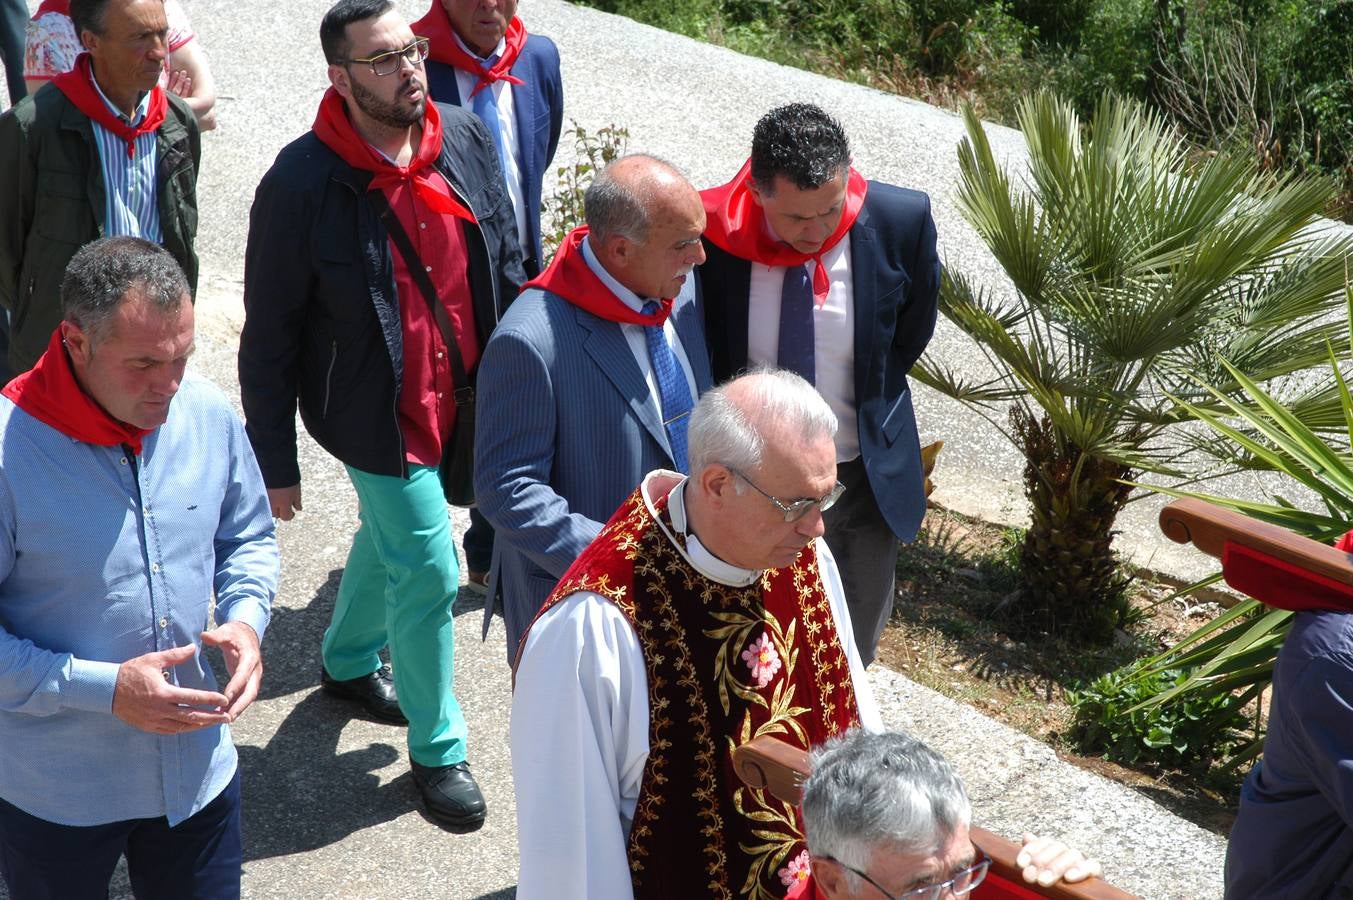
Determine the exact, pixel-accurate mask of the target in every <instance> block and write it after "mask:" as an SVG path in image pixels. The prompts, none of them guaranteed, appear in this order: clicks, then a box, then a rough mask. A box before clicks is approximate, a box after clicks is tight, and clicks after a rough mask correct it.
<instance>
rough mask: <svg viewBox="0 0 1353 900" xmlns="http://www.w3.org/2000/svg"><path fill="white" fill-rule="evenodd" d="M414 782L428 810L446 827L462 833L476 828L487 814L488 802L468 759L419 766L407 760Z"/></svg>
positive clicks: (429, 814)
mask: <svg viewBox="0 0 1353 900" xmlns="http://www.w3.org/2000/svg"><path fill="white" fill-rule="evenodd" d="M409 765H410V766H411V767H412V768H413V783H414V784H416V785H418V793H419V794H421V795H422V797H423V806H424V807H425V808H426V809H427V814H428V816H430V817H431V818H432V819H433V820H434V821H436V822H437V824H439V825H441V826H442V827H443V828H445V829H446V830H447V831H454V832H455V833H457V834H465V833H467V832H471V831H477V830H478V829H479V827H480V826H481V825H483V824H484V817H485V816H487V815H488V811H489V810H488V806H487V805H486V804H485V803H484V795H483V794H482V793H480V792H479V785H478V784H476V783H475V780H474V776H473V775H471V774H470V764H469V763H463V762H461V763H456V764H455V765H454V766H420V765H419V764H418V763H416V762H414V761H413V760H409Z"/></svg>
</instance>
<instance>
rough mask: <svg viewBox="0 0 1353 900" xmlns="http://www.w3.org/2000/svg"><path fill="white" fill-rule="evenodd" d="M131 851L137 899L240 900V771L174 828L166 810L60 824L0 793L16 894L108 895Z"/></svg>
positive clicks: (0, 870)
mask: <svg viewBox="0 0 1353 900" xmlns="http://www.w3.org/2000/svg"><path fill="white" fill-rule="evenodd" d="M113 777H116V776H115V775H114V776H113ZM124 853H125V854H126V855H127V874H128V875H130V876H131V882H132V892H133V893H134V894H135V895H136V897H137V900H178V898H182V897H192V898H194V900H239V896H240V866H241V863H242V859H243V852H242V848H241V843H240V773H239V771H238V770H236V772H235V777H234V778H232V779H231V780H230V783H229V784H227V785H226V787H225V790H223V791H221V793H220V794H219V795H217V797H216V799H215V800H213V801H211V802H210V803H208V804H207V805H206V806H204V807H202V808H201V809H200V810H198V811H197V812H196V813H195V814H193V815H192V816H190V817H188V818H187V819H185V820H183V821H182V822H180V823H178V824H177V825H175V826H174V827H172V828H171V827H169V822H168V820H166V819H165V818H164V817H163V816H161V817H160V818H158V819H132V820H130V821H126V822H110V823H109V824H107V825H92V826H81V825H57V824H56V823H55V822H48V821H47V820H45V819H39V818H37V817H36V816H30V815H29V814H28V813H26V812H24V811H23V810H21V809H19V808H18V807H17V806H13V805H11V804H9V803H6V802H5V801H3V800H0V874H3V875H4V879H5V885H6V886H7V887H8V888H9V896H10V898H11V900H96V898H97V900H106V898H107V897H108V882H109V880H110V879H111V878H112V877H113V869H114V868H116V867H117V861H118V857H120V856H122V855H123V854H124Z"/></svg>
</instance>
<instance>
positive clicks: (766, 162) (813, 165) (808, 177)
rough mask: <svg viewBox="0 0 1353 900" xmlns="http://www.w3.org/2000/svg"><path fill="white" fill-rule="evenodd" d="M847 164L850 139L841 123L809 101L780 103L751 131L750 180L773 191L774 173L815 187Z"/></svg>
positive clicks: (800, 185)
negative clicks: (785, 104)
mask: <svg viewBox="0 0 1353 900" xmlns="http://www.w3.org/2000/svg"><path fill="white" fill-rule="evenodd" d="M849 167H850V141H849V140H847V139H846V132H845V129H843V128H842V127H841V123H840V122H838V121H836V120H835V119H833V118H832V117H831V116H829V115H827V114H826V113H825V112H823V110H822V108H821V107H819V106H814V105H813V104H811V103H790V104H789V105H788V106H779V107H776V108H775V109H772V110H771V111H770V112H768V113H766V114H765V115H764V116H762V117H761V121H759V122H757V123H756V130H755V131H753V132H752V180H753V181H754V182H756V186H757V188H758V189H759V190H761V191H762V192H763V193H766V194H773V193H774V191H773V187H774V185H775V176H777V175H783V176H784V177H785V178H787V179H788V180H789V181H790V182H791V183H792V184H793V185H794V186H795V187H797V188H798V189H799V190H805V191H810V190H815V189H817V188H820V187H822V185H824V184H826V183H827V182H828V181H831V180H832V179H833V178H835V177H837V176H838V175H840V174H841V172H842V171H844V170H845V169H847V168H849Z"/></svg>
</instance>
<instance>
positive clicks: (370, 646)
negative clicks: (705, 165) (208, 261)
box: [239, 0, 524, 831]
mask: <svg viewBox="0 0 1353 900" xmlns="http://www.w3.org/2000/svg"><path fill="white" fill-rule="evenodd" d="M320 43H321V44H322V45H323V48H324V55H325V58H326V59H327V60H328V61H329V81H330V84H331V87H330V89H329V91H328V92H327V93H326V94H325V95H324V98H323V99H322V100H321V101H320V108H319V112H318V113H317V115H316V117H315V124H314V126H313V128H312V129H311V131H310V132H309V133H307V134H306V135H304V136H302V137H301V138H298V139H297V140H296V141H293V142H292V143H291V144H290V145H288V146H287V147H285V148H283V150H282V152H281V153H280V154H279V155H278V157H277V161H276V162H275V163H274V164H273V167H272V169H271V170H269V172H268V173H267V174H266V175H265V176H264V178H263V181H262V182H261V183H260V184H259V187H258V192H257V194H256V195H255V198H254V206H253V209H252V211H251V213H250V223H249V244H248V248H247V250H246V254H245V272H244V281H245V284H244V308H245V323H244V329H243V331H242V332H241V335H240V352H239V368H240V394H241V399H242V400H243V403H244V411H245V416H246V420H247V427H248V432H249V437H250V440H251V441H252V442H253V445H254V449H255V452H256V453H257V454H258V458H259V465H260V467H261V468H262V470H263V480H264V482H265V483H266V484H267V486H268V496H269V500H270V501H271V504H272V509H273V515H275V516H277V517H278V518H280V519H282V520H283V521H287V520H290V519H291V518H292V517H293V516H294V515H295V513H296V512H298V511H299V510H300V509H301V484H300V480H301V475H300V468H299V464H298V461H297V450H296V426H295V416H296V411H297V408H298V407H299V409H300V414H301V419H302V421H303V422H304V423H305V426H306V429H307V430H308V431H309V432H310V434H311V436H313V437H314V438H315V440H316V441H317V442H318V443H319V444H320V445H321V446H322V447H324V448H325V449H326V450H328V451H329V452H330V453H332V454H333V455H334V456H336V457H337V458H338V459H339V460H341V461H342V462H343V463H344V465H345V466H346V468H347V471H348V476H349V478H350V479H351V480H352V483H353V486H354V488H355V489H356V491H357V497H358V500H359V506H360V520H361V524H360V526H359V528H358V530H357V533H356V534H355V535H354V537H353V543H352V547H351V549H350V551H349V553H348V559H347V564H346V566H345V568H344V571H343V579H342V581H341V582H340V584H339V588H338V596H337V598H336V600H335V604H334V614H333V619H332V621H331V622H330V625H329V628H328V629H327V630H326V631H325V634H324V643H323V652H322V668H321V672H320V679H321V684H322V685H323V686H324V688H325V689H326V690H327V691H328V692H329V693H331V694H335V695H337V696H339V697H342V698H345V699H348V700H351V701H353V702H355V703H356V704H358V705H359V706H360V708H361V709H363V710H364V711H365V712H366V713H367V714H368V715H370V716H372V717H374V718H377V719H380V720H382V721H386V722H391V723H395V724H401V723H404V722H406V721H407V723H408V746H409V760H410V765H411V768H412V770H413V780H414V783H415V784H416V785H417V787H418V789H419V792H420V794H421V796H422V799H423V803H424V806H425V807H426V809H427V812H428V814H429V816H430V817H431V818H433V819H434V820H435V821H437V822H438V823H439V824H440V825H442V826H443V827H445V828H447V829H449V830H452V831H468V830H473V829H476V828H478V827H479V826H480V825H482V824H483V822H484V818H485V815H486V812H487V810H486V807H485V804H484V798H483V795H482V794H481V792H480V790H479V787H478V785H477V784H476V782H475V779H474V777H473V775H471V773H470V770H469V767H468V763H467V761H466V757H467V737H468V735H467V728H466V724H465V716H464V714H463V713H462V711H461V708H460V705H459V703H458V702H457V701H456V695H455V690H454V680H453V678H454V666H453V663H454V649H455V641H454V631H453V624H452V618H451V607H452V604H453V603H454V601H455V598H456V591H457V585H458V583H459V572H458V570H457V564H456V551H455V545H454V544H453V542H452V539H451V529H450V522H449V518H448V516H447V509H446V499H445V496H444V494H443V485H442V480H441V477H440V474H439V465H440V463H441V462H442V460H443V459H444V458H449V457H450V455H451V454H453V453H454V452H455V447H456V444H455V443H453V441H452V438H453V435H455V433H456V431H455V429H456V428H457V424H458V423H457V419H458V418H459V417H460V416H461V415H471V414H473V407H469V408H468V409H466V408H465V407H462V406H461V405H458V404H459V403H463V402H465V401H469V400H472V399H473V390H472V389H473V386H474V378H475V371H476V366H477V363H478V359H479V355H480V350H481V348H482V347H483V346H484V344H485V342H486V341H487V340H488V336H489V333H490V332H491V331H492V330H493V327H494V325H495V324H496V323H497V321H498V317H499V316H500V315H501V313H502V310H503V309H504V308H505V307H506V305H507V303H508V302H509V301H510V300H511V299H512V298H513V297H514V296H515V295H516V292H517V289H518V287H519V286H520V284H521V282H522V281H523V280H524V277H523V275H522V272H521V251H520V249H519V248H518V245H517V236H516V228H515V223H514V221H513V215H512V204H511V201H510V200H509V198H508V196H507V191H506V190H505V188H504V187H503V178H502V173H501V171H500V169H499V166H498V160H497V156H496V154H495V152H494V149H493V144H492V141H491V139H490V138H489V135H488V134H487V132H486V131H485V130H484V126H483V124H482V123H481V122H480V121H479V120H478V119H477V118H476V117H475V116H473V115H472V114H471V113H468V112H466V111H464V110H462V109H459V108H458V107H451V106H441V105H439V104H435V103H431V102H429V101H428V98H427V93H426V80H425V76H424V72H423V60H424V59H425V58H426V55H427V42H426V41H425V40H422V39H420V38H418V37H416V36H415V35H414V33H413V31H412V30H411V29H410V28H409V26H408V24H407V23H406V22H405V21H404V19H403V18H402V17H401V16H400V15H399V13H398V12H397V11H396V10H395V8H394V4H393V3H391V2H389V0H340V2H339V3H337V4H335V5H334V6H333V8H331V9H330V10H329V12H328V13H327V14H326V15H325V17H324V21H323V22H322V23H321V25H320ZM480 415H481V416H482V415H483V413H480ZM462 424H464V423H462ZM467 452H468V451H467ZM387 646H388V647H389V651H390V663H391V665H389V666H387V665H383V664H382V660H381V656H380V653H381V651H382V649H384V648H385V647H387Z"/></svg>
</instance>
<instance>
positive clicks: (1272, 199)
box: [912, 93, 1353, 642]
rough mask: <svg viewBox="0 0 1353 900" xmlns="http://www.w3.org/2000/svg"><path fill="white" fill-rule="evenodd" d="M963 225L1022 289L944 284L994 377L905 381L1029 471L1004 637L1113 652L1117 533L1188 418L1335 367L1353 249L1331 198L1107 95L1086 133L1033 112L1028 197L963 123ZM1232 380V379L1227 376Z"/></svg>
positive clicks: (931, 363)
mask: <svg viewBox="0 0 1353 900" xmlns="http://www.w3.org/2000/svg"><path fill="white" fill-rule="evenodd" d="M964 122H965V125H966V130H967V137H966V138H965V139H964V141H963V142H962V143H961V144H960V146H959V171H960V183H959V190H958V197H957V200H958V206H959V208H960V210H961V211H962V212H963V214H964V216H965V218H966V219H967V220H968V222H969V223H970V224H971V225H972V226H973V227H974V228H975V229H976V231H977V233H978V235H979V236H980V237H981V238H982V240H983V241H984V242H985V243H986V245H987V246H988V247H989V248H990V249H991V252H992V254H993V255H994V256H995V258H996V260H997V262H998V263H999V264H1000V265H1001V267H1002V268H1003V269H1004V270H1005V272H1006V274H1007V275H1008V276H1009V277H1010V280H1011V282H1012V284H1013V287H1014V293H1013V296H1012V297H1008V298H1007V297H1004V296H1000V295H997V294H995V293H994V292H992V291H990V290H989V289H986V288H980V287H978V286H977V285H976V284H975V283H974V282H972V281H970V280H969V279H968V278H967V277H966V276H965V275H964V274H963V273H962V272H961V271H958V270H956V268H955V267H953V266H950V267H949V268H948V269H947V270H946V273H945V277H944V279H943V281H942V283H941V290H940V310H941V312H943V313H944V315H945V317H946V318H948V319H949V321H951V322H952V323H953V324H954V325H956V326H957V327H958V328H959V329H960V330H961V331H963V332H965V333H966V334H967V335H968V336H969V337H970V338H971V339H972V340H973V341H974V342H975V343H976V344H977V346H978V347H979V349H980V350H981V351H982V352H983V354H984V355H985V357H986V359H987V360H988V362H989V363H990V366H991V370H992V372H993V373H994V376H993V377H991V378H990V379H987V380H982V378H980V377H978V378H974V377H972V376H970V375H967V374H964V375H959V374H956V373H955V372H953V371H952V370H950V369H948V368H947V367H945V366H944V365H943V364H941V363H939V362H938V361H936V360H934V359H931V358H926V359H923V360H922V362H921V364H919V365H918V366H917V367H916V368H915V369H913V371H912V375H913V377H915V378H916V379H917V380H919V381H921V382H923V383H925V384H928V385H930V386H931V387H933V388H936V389H937V390H939V391H941V392H942V393H945V394H947V395H949V396H951V397H953V398H955V399H957V400H959V401H961V402H963V403H965V404H968V405H969V406H971V407H973V408H974V409H976V410H977V411H978V412H979V413H981V414H983V415H985V416H986V417H987V419H988V421H990V422H991V423H992V424H993V426H994V427H996V428H998V429H999V430H1000V431H1001V433H1002V434H1004V435H1005V437H1006V438H1007V439H1008V440H1010V441H1011V443H1012V444H1014V446H1015V447H1016V448H1017V449H1018V450H1019V451H1020V452H1021V454H1022V455H1023V457H1024V460H1025V468H1024V486H1025V496H1026V498H1027V500H1028V510H1029V519H1030V525H1029V529H1028V532H1027V533H1026V535H1025V540H1024V543H1023V545H1022V547H1021V551H1020V578H1021V585H1020V597H1019V599H1018V602H1015V603H1011V604H1010V605H1009V606H1008V610H1009V612H1010V613H1011V614H1012V616H1013V619H1012V622H1011V627H1012V628H1016V629H1020V630H1024V631H1026V632H1029V633H1037V632H1039V631H1049V632H1051V631H1054V630H1060V631H1061V632H1062V633H1064V634H1067V635H1076V636H1078V637H1080V638H1081V639H1085V640H1089V641H1094V642H1106V641H1109V640H1111V639H1112V638H1113V635H1114V632H1115V629H1116V628H1119V627H1121V626H1122V625H1124V624H1126V623H1127V622H1128V621H1129V620H1130V617H1131V604H1130V603H1129V602H1128V599H1127V595H1126V587H1127V578H1126V577H1125V575H1124V574H1123V571H1122V569H1121V568H1120V567H1119V566H1118V564H1117V561H1116V559H1115V557H1114V553H1113V546H1112V544H1113V539H1114V535H1115V530H1114V523H1115V521H1116V518H1117V515H1118V513H1119V512H1120V511H1121V509H1122V508H1123V506H1124V505H1125V504H1126V503H1127V502H1128V499H1129V495H1130V488H1129V486H1128V484H1127V483H1126V482H1128V481H1130V480H1131V479H1132V477H1133V475H1134V473H1135V472H1137V471H1139V470H1141V469H1143V468H1147V467H1150V468H1153V469H1165V470H1167V471H1168V470H1169V468H1170V464H1171V461H1172V460H1173V459H1174V457H1175V456H1176V455H1177V451H1176V450H1175V449H1174V448H1173V446H1172V445H1171V438H1170V435H1169V427H1170V425H1171V424H1172V423H1173V422H1174V421H1175V420H1176V419H1178V418H1179V415H1180V413H1179V410H1178V408H1177V407H1176V402H1177V401H1176V398H1179V399H1182V400H1184V401H1189V400H1196V401H1197V402H1199V403H1207V402H1211V401H1212V399H1213V398H1212V396H1211V394H1210V393H1209V392H1208V391H1205V390H1203V389H1202V388H1200V387H1199V385H1198V384H1197V382H1196V381H1195V380H1194V379H1195V376H1199V375H1201V376H1202V377H1204V378H1206V379H1207V380H1208V383H1210V384H1212V385H1213V386H1214V387H1215V388H1216V391H1217V392H1218V394H1219V395H1220V396H1223V397H1228V396H1231V395H1233V394H1235V393H1237V392H1238V391H1240V390H1242V387H1241V385H1242V382H1241V381H1240V379H1241V378H1242V376H1249V377H1254V378H1257V379H1260V380H1265V379H1272V378H1279V377H1282V376H1285V375H1288V374H1291V373H1294V372H1298V371H1301V370H1303V369H1306V368H1309V367H1310V366H1313V365H1317V364H1319V363H1320V362H1321V361H1322V360H1324V358H1325V355H1326V347H1327V345H1328V341H1329V338H1330V335H1332V334H1335V333H1337V329H1338V328H1339V327H1340V326H1339V325H1338V324H1337V322H1336V321H1334V319H1333V317H1332V316H1331V312H1332V311H1334V310H1337V309H1339V307H1340V305H1341V298H1342V291H1343V287H1344V278H1343V257H1344V256H1346V255H1347V254H1348V253H1349V252H1350V251H1351V250H1353V239H1350V238H1349V237H1348V236H1346V235H1340V234H1332V233H1330V232H1328V231H1321V230H1320V229H1318V228H1317V227H1316V226H1317V224H1318V222H1319V216H1320V213H1321V211H1322V210H1323V209H1324V207H1325V205H1326V204H1327V203H1328V202H1329V200H1330V198H1331V196H1332V189H1331V186H1330V185H1329V184H1328V183H1327V182H1324V181H1321V180H1319V179H1313V178H1300V177H1288V176H1279V175H1275V174H1273V173H1268V172H1261V171H1257V170H1256V167H1255V165H1254V162H1253V159H1252V158H1250V157H1249V156H1248V155H1247V154H1227V153H1218V154H1216V155H1214V156H1211V157H1208V158H1207V159H1204V160H1201V161H1199V160H1196V159H1195V158H1194V156H1193V154H1192V153H1191V152H1190V150H1189V148H1188V146H1187V145H1186V144H1184V143H1183V142H1182V141H1181V140H1180V139H1179V138H1178V136H1177V135H1176V134H1175V133H1174V132H1173V130H1172V128H1171V126H1170V125H1169V123H1168V122H1166V121H1165V120H1164V118H1163V117H1161V116H1160V115H1159V114H1157V113H1153V112H1151V111H1149V110H1148V109H1147V108H1145V107H1144V106H1143V105H1142V104H1141V103H1138V102H1136V101H1132V100H1126V99H1123V98H1119V97H1115V96H1113V95H1105V96H1104V97H1103V98H1102V99H1101V101H1100V103H1099V105H1098V107H1097V108H1096V110H1095V114H1094V116H1093V117H1092V118H1091V120H1090V121H1089V122H1088V123H1083V122H1082V121H1081V120H1080V117H1079V116H1078V115H1077V114H1076V112H1075V110H1074V109H1073V108H1072V106H1071V105H1070V104H1069V103H1068V102H1066V101H1064V100H1062V99H1061V98H1058V97H1056V96H1054V95H1052V94H1050V93H1040V94H1037V95H1034V96H1030V97H1027V98H1025V100H1024V101H1023V102H1022V103H1021V104H1020V112H1019V122H1020V128H1021V130H1022V131H1023V134H1024V141H1025V144H1026V146H1027V147H1028V151H1029V170H1030V171H1029V176H1028V178H1027V180H1024V181H1020V180H1017V178H1016V176H1013V175H1012V174H1011V173H1010V172H1009V171H1007V169H1006V168H1005V167H1004V166H1002V165H1001V164H998V163H997V161H996V158H995V156H994V154H993V152H992V149H991V145H990V143H989V142H988V140H987V136H986V133H985V131H984V130H983V128H982V124H981V123H980V122H979V121H978V119H977V117H976V115H975V114H974V113H973V111H972V109H971V108H966V109H965V111H964ZM1222 357H1224V358H1226V359H1229V360H1231V362H1232V365H1231V366H1229V367H1222V366H1221V365H1220V364H1219V363H1218V362H1217V360H1218V358H1222Z"/></svg>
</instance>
